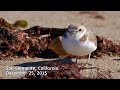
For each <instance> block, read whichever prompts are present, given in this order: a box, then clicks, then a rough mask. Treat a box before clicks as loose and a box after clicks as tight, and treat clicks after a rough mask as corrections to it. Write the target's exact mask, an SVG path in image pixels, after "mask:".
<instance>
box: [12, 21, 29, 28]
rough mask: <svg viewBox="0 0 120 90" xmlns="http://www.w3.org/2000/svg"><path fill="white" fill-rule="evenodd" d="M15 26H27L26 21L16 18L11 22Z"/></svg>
mask: <svg viewBox="0 0 120 90" xmlns="http://www.w3.org/2000/svg"><path fill="white" fill-rule="evenodd" d="M13 26H14V27H16V28H20V27H22V28H26V27H27V26H28V22H27V21H26V20H18V21H16V22H15V23H14V24H13Z"/></svg>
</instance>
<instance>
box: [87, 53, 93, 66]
mask: <svg viewBox="0 0 120 90" xmlns="http://www.w3.org/2000/svg"><path fill="white" fill-rule="evenodd" d="M90 56H91V53H90V54H89V57H88V62H87V64H88V65H90V66H91V65H92V64H91V63H90V62H91V61H90Z"/></svg>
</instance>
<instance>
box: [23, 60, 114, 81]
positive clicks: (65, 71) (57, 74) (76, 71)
mask: <svg viewBox="0 0 120 90" xmlns="http://www.w3.org/2000/svg"><path fill="white" fill-rule="evenodd" d="M44 66H47V67H57V68H58V70H38V69H37V70H31V71H28V72H27V74H26V75H25V76H24V77H22V79H112V78H113V77H112V76H111V71H109V70H108V71H106V70H101V69H99V68H94V69H95V72H96V75H93V76H92V77H84V76H83V75H82V74H81V71H82V70H85V69H89V70H90V69H91V68H87V67H85V66H84V65H82V64H76V63H69V64H64V63H58V62H56V63H55V62H51V63H50V62H47V63H44V64H42V65H40V66H38V67H44Z"/></svg>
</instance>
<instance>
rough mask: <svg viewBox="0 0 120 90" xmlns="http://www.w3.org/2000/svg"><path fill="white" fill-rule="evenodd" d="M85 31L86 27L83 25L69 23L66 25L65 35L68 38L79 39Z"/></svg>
mask: <svg viewBox="0 0 120 90" xmlns="http://www.w3.org/2000/svg"><path fill="white" fill-rule="evenodd" d="M86 32H87V29H86V28H85V27H84V26H83V25H79V24H75V25H73V24H71V25H69V26H68V30H67V31H66V33H65V34H66V37H68V38H69V39H80V38H82V37H83V36H84V34H85V33H86Z"/></svg>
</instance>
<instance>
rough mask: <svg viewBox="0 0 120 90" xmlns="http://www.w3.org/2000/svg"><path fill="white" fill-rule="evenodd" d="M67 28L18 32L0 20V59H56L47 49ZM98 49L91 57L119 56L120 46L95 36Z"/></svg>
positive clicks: (42, 28)
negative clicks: (16, 57) (17, 57)
mask: <svg viewBox="0 0 120 90" xmlns="http://www.w3.org/2000/svg"><path fill="white" fill-rule="evenodd" d="M66 30H67V28H48V27H41V26H34V27H32V28H29V29H26V30H19V29H17V28H15V27H14V26H13V25H12V24H9V23H8V22H6V21H5V20H4V19H2V18H1V19H0V59H2V58H3V59H4V58H5V57H14V56H19V57H28V56H29V57H44V58H57V57H58V55H57V54H56V53H55V52H53V51H51V50H49V49H48V45H49V43H50V42H51V40H53V39H54V38H56V37H58V36H62V35H63V33H64V32H65V31H66ZM96 37H97V42H98V48H97V50H96V51H95V52H93V53H92V57H98V56H102V55H104V54H107V55H110V54H116V55H120V45H117V44H115V43H113V42H112V41H110V40H107V39H106V38H104V37H100V36H96Z"/></svg>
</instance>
